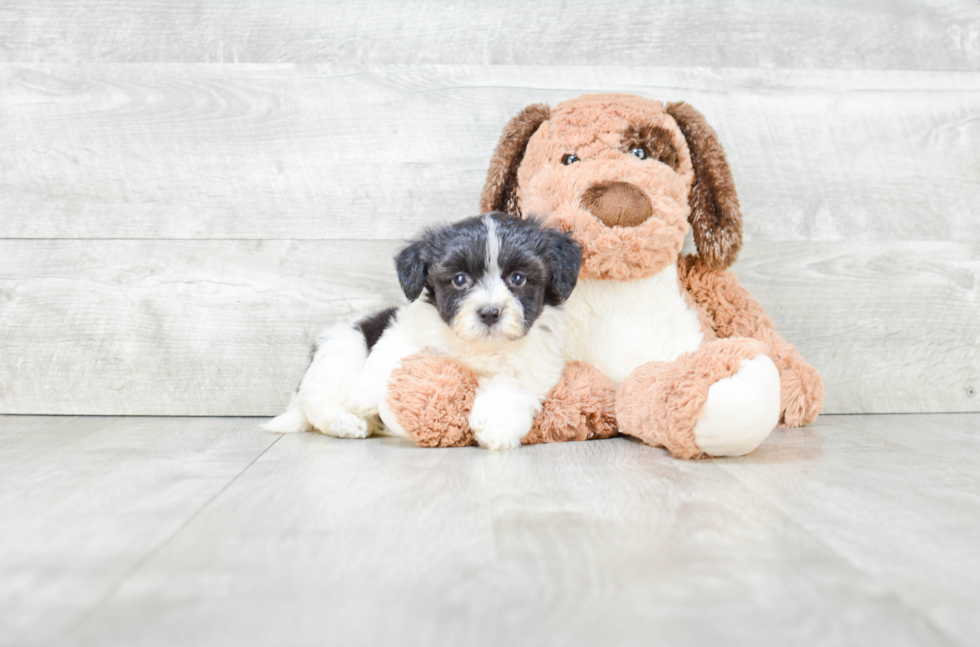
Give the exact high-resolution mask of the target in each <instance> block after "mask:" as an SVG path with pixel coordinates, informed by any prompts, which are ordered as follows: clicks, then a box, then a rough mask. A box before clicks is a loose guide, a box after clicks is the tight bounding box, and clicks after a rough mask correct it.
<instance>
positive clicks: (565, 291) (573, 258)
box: [545, 229, 582, 306]
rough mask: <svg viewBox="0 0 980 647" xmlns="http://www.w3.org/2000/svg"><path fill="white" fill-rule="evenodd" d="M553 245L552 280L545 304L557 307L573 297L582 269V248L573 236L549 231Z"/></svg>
mask: <svg viewBox="0 0 980 647" xmlns="http://www.w3.org/2000/svg"><path fill="white" fill-rule="evenodd" d="M547 233H548V237H549V238H550V239H551V240H550V245H551V252H552V258H551V263H550V264H551V278H550V280H549V281H548V288H547V290H545V303H547V304H548V305H549V306H556V305H558V304H560V303H562V302H564V301H565V300H566V299H567V298H568V297H570V296H571V295H572V290H574V289H575V283H576V281H578V272H579V270H580V269H582V248H581V247H580V246H579V244H578V243H577V242H576V241H575V239H574V238H572V236H571V234H566V233H564V232H561V231H558V230H555V229H549V230H547Z"/></svg>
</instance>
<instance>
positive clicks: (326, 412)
mask: <svg viewBox="0 0 980 647" xmlns="http://www.w3.org/2000/svg"><path fill="white" fill-rule="evenodd" d="M306 417H307V418H308V419H309V421H310V424H311V425H313V428H314V429H316V430H317V431H319V432H320V433H321V434H324V435H326V436H333V437H335V438H367V437H368V436H370V435H371V431H372V429H373V425H372V424H371V422H370V421H368V420H365V419H364V418H361V417H360V416H358V415H355V414H353V413H350V412H349V411H345V410H344V409H342V408H340V407H323V408H319V409H318V410H317V411H315V412H312V411H307V412H306Z"/></svg>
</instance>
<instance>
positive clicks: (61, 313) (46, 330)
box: [0, 241, 401, 415]
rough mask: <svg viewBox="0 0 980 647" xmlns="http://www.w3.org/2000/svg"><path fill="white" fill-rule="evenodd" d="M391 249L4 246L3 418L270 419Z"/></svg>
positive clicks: (384, 300)
mask: <svg viewBox="0 0 980 647" xmlns="http://www.w3.org/2000/svg"><path fill="white" fill-rule="evenodd" d="M396 247H397V244H396V243H393V242H387V243H379V242H376V241H370V242H352V241H343V242H315V241H309V242H304V241H184V242H179V241H0V267H2V269H0V276H2V277H3V278H2V279H0V286H2V287H0V356H2V357H3V361H2V362H0V413H37V412H41V413H76V414H96V415H97V414H110V415H112V414H122V415H140V414H142V415H195V414H196V415H222V413H228V412H240V413H241V414H243V415H255V414H262V415H264V414H268V413H272V412H273V411H275V410H276V409H278V408H281V407H283V406H284V405H285V404H286V402H287V401H288V394H289V393H290V391H291V390H292V389H293V388H294V387H295V385H296V384H297V383H298V380H299V377H300V376H301V375H302V372H303V370H305V367H306V361H307V357H308V354H309V348H310V344H312V342H313V340H314V339H315V337H316V333H317V332H318V331H319V329H320V328H321V327H322V326H323V325H324V324H325V323H326V322H327V321H329V320H330V319H331V318H333V317H343V316H350V315H352V314H354V315H357V314H360V313H366V312H371V311H372V309H374V308H379V307H381V306H383V305H387V304H388V303H390V302H392V301H395V300H396V299H398V298H399V297H400V295H401V292H400V290H399V289H398V284H397V281H396V280H395V275H394V274H395V273H394V269H393V267H392V261H391V258H392V257H393V255H394V250H395V248H396Z"/></svg>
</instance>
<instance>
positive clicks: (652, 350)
mask: <svg viewBox="0 0 980 647" xmlns="http://www.w3.org/2000/svg"><path fill="white" fill-rule="evenodd" d="M565 312H566V315H567V320H566V321H567V324H568V329H567V330H568V332H567V336H566V340H565V348H566V351H565V355H566V357H567V358H568V359H569V360H579V361H583V362H588V363H589V364H592V365H593V366H595V367H596V368H598V369H599V370H601V371H602V372H603V373H605V374H606V375H608V376H609V377H610V378H611V379H612V380H613V381H614V382H616V384H621V383H622V382H623V380H625V379H626V377H627V376H628V375H629V374H630V373H632V372H633V370H634V369H636V368H637V367H638V366H641V365H642V364H645V363H647V362H654V361H658V362H670V361H673V360H675V359H677V358H678V357H679V356H680V355H681V354H683V353H687V352H690V351H693V350H696V349H697V348H699V347H700V346H701V343H702V341H703V340H704V334H703V333H702V332H701V323H700V322H699V321H698V316H697V313H696V312H695V311H694V310H693V309H692V308H691V307H690V306H688V304H687V302H686V301H685V299H684V295H683V294H682V293H681V288H680V285H679V283H678V281H677V266H676V265H671V266H670V267H668V268H667V269H665V270H664V271H663V272H661V273H660V274H657V275H655V276H651V277H648V278H644V279H637V280H635V281H598V280H590V279H582V280H580V281H579V282H578V284H577V285H576V287H575V291H574V292H573V293H572V296H571V298H570V299H569V300H568V302H567V303H566V306H565Z"/></svg>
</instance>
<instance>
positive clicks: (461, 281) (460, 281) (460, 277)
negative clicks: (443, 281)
mask: <svg viewBox="0 0 980 647" xmlns="http://www.w3.org/2000/svg"><path fill="white" fill-rule="evenodd" d="M469 279H470V277H468V276H466V275H465V274H463V273H462V272H460V273H459V274H457V275H456V276H454V277H453V285H455V286H456V287H458V288H461V287H463V286H464V285H466V282H467V281H469Z"/></svg>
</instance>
